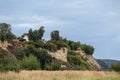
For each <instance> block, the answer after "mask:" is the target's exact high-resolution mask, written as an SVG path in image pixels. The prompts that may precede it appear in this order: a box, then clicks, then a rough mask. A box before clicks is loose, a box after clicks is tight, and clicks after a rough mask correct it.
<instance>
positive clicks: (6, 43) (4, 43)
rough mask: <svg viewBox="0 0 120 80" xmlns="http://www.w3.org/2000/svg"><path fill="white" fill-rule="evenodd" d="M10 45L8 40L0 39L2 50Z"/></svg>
mask: <svg viewBox="0 0 120 80" xmlns="http://www.w3.org/2000/svg"><path fill="white" fill-rule="evenodd" d="M9 45H11V44H10V43H8V41H3V42H2V41H0V47H1V48H2V49H3V50H7V47H8V46H9Z"/></svg>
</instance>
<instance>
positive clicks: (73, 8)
mask: <svg viewBox="0 0 120 80" xmlns="http://www.w3.org/2000/svg"><path fill="white" fill-rule="evenodd" d="M3 22H6V23H9V24H11V26H12V31H13V33H15V34H16V35H17V36H20V35H22V34H23V33H25V32H27V31H28V30H29V29H30V28H32V29H38V28H39V27H40V26H45V31H46V33H45V35H44V38H45V39H49V38H50V35H49V34H50V32H51V31H53V30H59V31H60V34H61V36H63V37H67V38H68V39H71V40H75V41H80V42H81V43H87V44H90V45H93V46H94V47H95V52H94V56H95V58H102V59H106V58H107V59H117V60H120V0H0V23H3Z"/></svg>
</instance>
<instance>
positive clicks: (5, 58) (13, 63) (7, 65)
mask: <svg viewBox="0 0 120 80" xmlns="http://www.w3.org/2000/svg"><path fill="white" fill-rule="evenodd" d="M19 70H20V65H19V62H18V60H17V59H16V58H15V56H14V55H12V54H11V53H9V54H6V52H5V51H3V50H1V49H0V71H1V72H6V71H17V72H18V71H19Z"/></svg>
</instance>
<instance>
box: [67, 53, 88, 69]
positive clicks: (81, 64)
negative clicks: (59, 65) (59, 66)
mask: <svg viewBox="0 0 120 80" xmlns="http://www.w3.org/2000/svg"><path fill="white" fill-rule="evenodd" d="M67 59H68V62H69V63H70V64H71V66H72V69H74V70H86V69H89V67H88V64H87V62H86V60H84V59H82V57H81V56H80V55H78V54H76V53H75V52H73V51H69V52H68V56H67Z"/></svg>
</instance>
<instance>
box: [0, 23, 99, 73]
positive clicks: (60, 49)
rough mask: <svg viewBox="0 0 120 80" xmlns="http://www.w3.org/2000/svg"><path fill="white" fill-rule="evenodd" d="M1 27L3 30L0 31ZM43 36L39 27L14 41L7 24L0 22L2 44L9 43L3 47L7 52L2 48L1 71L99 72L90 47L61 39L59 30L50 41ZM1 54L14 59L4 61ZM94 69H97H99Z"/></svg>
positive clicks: (42, 28)
mask: <svg viewBox="0 0 120 80" xmlns="http://www.w3.org/2000/svg"><path fill="white" fill-rule="evenodd" d="M5 26H7V27H5ZM4 28H5V31H2V30H4ZM6 30H7V31H6ZM3 33H5V34H3ZM44 33H45V30H44V26H42V27H40V28H39V29H38V30H32V29H30V30H29V31H28V33H25V34H23V35H22V36H21V37H20V38H16V37H15V36H14V34H13V33H12V32H11V28H10V25H9V24H6V23H1V24H0V39H1V42H2V43H3V42H4V41H7V43H8V44H9V45H7V46H6V50H4V48H3V47H2V46H1V51H0V61H1V62H0V67H1V71H2V70H15V71H19V70H22V69H26V70H39V69H41V70H64V69H68V70H100V67H99V66H96V65H98V64H97V62H96V60H95V59H94V58H93V57H92V54H93V53H94V47H93V46H91V45H87V44H81V43H80V42H76V41H72V40H68V39H66V38H63V37H61V36H60V34H59V31H58V30H55V31H52V32H51V34H50V36H51V39H50V40H48V41H46V40H45V39H43V36H44ZM8 34H9V35H8ZM25 35H27V36H28V37H27V38H28V39H27V40H25V38H24V36H25ZM3 38H4V39H3ZM78 49H81V51H82V54H79V53H76V51H77V50H78ZM4 52H5V53H6V54H7V55H8V54H10V55H12V56H14V58H11V57H10V56H8V58H7V59H8V60H6V57H5V56H6V55H5V54H4ZM3 54H4V56H3ZM90 55H91V56H90ZM89 56H90V57H89ZM11 59H12V60H11ZM7 61H11V62H10V64H11V66H8V63H9V62H7ZM3 65H4V67H3ZM94 67H97V68H98V69H97V68H94Z"/></svg>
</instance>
